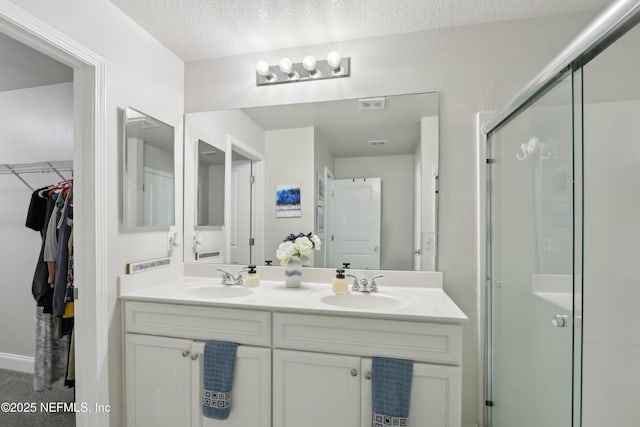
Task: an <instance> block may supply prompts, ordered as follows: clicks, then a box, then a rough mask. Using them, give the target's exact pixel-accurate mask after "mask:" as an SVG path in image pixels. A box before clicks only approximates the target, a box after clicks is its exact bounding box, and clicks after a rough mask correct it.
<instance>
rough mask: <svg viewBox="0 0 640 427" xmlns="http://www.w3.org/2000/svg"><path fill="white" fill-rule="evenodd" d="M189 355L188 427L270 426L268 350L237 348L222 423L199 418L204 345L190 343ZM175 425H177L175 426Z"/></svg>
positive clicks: (269, 352)
mask: <svg viewBox="0 0 640 427" xmlns="http://www.w3.org/2000/svg"><path fill="white" fill-rule="evenodd" d="M191 354H192V355H197V357H196V356H194V357H196V359H195V361H194V363H193V369H192V370H191V384H192V387H191V394H192V396H193V398H192V408H193V409H192V411H193V424H192V427H213V426H224V427H247V426H251V427H269V426H270V425H271V350H270V349H268V348H258V347H248V346H242V345H241V346H238V352H237V354H236V366H235V370H234V376H233V389H232V393H231V396H232V398H231V399H232V400H231V414H230V415H229V418H227V419H226V420H216V419H212V418H206V417H203V416H202V406H201V403H200V401H201V396H202V393H203V381H202V372H203V368H204V364H203V363H204V361H203V354H204V343H203V342H194V343H193V344H192V346H191ZM176 425H177V424H176Z"/></svg>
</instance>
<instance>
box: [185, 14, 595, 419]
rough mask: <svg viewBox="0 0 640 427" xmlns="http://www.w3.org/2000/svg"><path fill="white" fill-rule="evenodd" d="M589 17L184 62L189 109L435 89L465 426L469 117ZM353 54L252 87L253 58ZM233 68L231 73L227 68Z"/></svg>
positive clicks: (497, 103) (473, 359) (470, 250)
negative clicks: (309, 77)
mask: <svg viewBox="0 0 640 427" xmlns="http://www.w3.org/2000/svg"><path fill="white" fill-rule="evenodd" d="M592 18H593V14H581V15H576V16H558V17H550V18H539V19H529V20H518V21H511V22H498V23H491V24H486V25H474V26H467V27H460V28H453V29H444V30H436V31H428V32H419V33H409V34H402V35H398V36H392V37H380V38H374V39H368V40H366V39H365V40H353V41H343V42H337V43H334V44H328V45H317V46H311V47H301V48H294V49H284V50H279V51H273V52H266V53H259V54H250V55H241V56H235V57H227V58H224V59H220V60H209V61H200V62H192V63H188V64H187V66H186V74H185V76H186V78H185V91H186V96H185V106H186V110H187V111H208V110H220V109H226V108H232V107H248V106H264V105H276V104H287V103H296V102H310V101H324V100H332V99H342V98H358V97H367V96H373V95H387V94H400V93H415V92H424V91H438V92H440V94H441V96H440V119H439V120H440V211H439V234H440V247H439V258H438V266H439V268H438V269H439V270H440V271H442V272H444V277H445V280H444V288H445V290H446V292H447V293H448V294H449V295H450V296H451V297H452V298H453V299H454V301H455V302H456V303H457V304H458V305H459V306H460V308H461V309H462V310H463V311H464V312H465V313H466V315H467V316H468V317H469V319H470V320H469V322H468V323H467V324H465V325H464V326H463V336H464V342H463V360H462V364H463V383H462V389H463V396H462V398H463V415H462V425H463V426H464V427H468V426H472V425H474V424H475V423H477V422H478V406H477V402H478V395H477V390H478V386H477V384H478V382H479V381H481V379H480V378H479V377H478V369H477V363H478V356H477V330H478V327H477V323H478V318H477V310H476V299H477V292H476V288H475V284H476V283H477V281H476V277H475V276H476V271H475V259H476V251H475V248H476V245H475V243H474V241H473V239H474V237H473V236H475V235H476V232H475V223H476V221H475V218H474V212H475V208H474V206H475V196H474V189H475V188H476V185H475V172H474V171H475V146H474V144H475V141H476V127H475V114H476V113H477V112H479V111H493V110H497V109H499V108H500V107H502V105H504V104H505V103H506V102H507V101H508V100H509V99H510V98H511V97H512V96H513V95H514V94H515V93H516V92H517V91H518V90H519V89H521V88H522V87H523V86H524V85H525V84H526V83H527V81H529V80H530V79H531V78H533V76H534V75H535V74H537V72H538V71H539V70H540V69H541V68H542V67H543V66H545V65H546V64H547V63H548V62H549V61H550V60H551V59H552V58H553V57H554V56H555V55H556V54H557V53H558V52H559V51H560V49H562V48H563V47H564V46H565V45H566V44H567V43H568V42H569V41H570V40H571V39H572V38H573V37H574V36H575V35H576V34H577V33H578V32H579V31H580V30H581V29H582V28H583V27H584V26H585V25H586V24H587V23H588V22H589V21H590V20H591V19H592ZM332 49H337V50H338V51H340V52H341V53H342V54H343V55H345V56H350V57H351V58H352V59H351V61H352V62H351V63H352V75H351V77H349V78H346V79H335V80H324V81H318V82H309V83H297V84H290V85H278V86H273V87H256V86H255V74H254V69H255V64H256V62H257V61H258V60H260V59H264V60H266V61H268V62H269V63H272V64H275V63H277V61H278V60H279V59H280V57H282V56H289V57H291V58H302V57H303V56H304V55H306V54H312V55H316V57H323V56H324V55H326V54H327V52H328V51H330V50H332ZM230 69H232V70H238V72H237V73H229V71H228V70H230Z"/></svg>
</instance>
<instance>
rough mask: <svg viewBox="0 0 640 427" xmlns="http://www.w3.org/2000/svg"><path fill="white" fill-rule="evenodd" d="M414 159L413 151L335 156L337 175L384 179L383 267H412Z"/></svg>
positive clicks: (381, 229) (381, 256)
mask: <svg viewBox="0 0 640 427" xmlns="http://www.w3.org/2000/svg"><path fill="white" fill-rule="evenodd" d="M414 162H415V159H414V155H413V154H405V155H398V156H371V157H340V158H336V159H335V171H334V172H335V176H336V179H346V178H381V180H382V218H381V221H382V222H381V227H380V268H381V269H382V270H413V214H414V210H413V203H414V190H413V187H414V180H413V178H414V172H415V170H414Z"/></svg>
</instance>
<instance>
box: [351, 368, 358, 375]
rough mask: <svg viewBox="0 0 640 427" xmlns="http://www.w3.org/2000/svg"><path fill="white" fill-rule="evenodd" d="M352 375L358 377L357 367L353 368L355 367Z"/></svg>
mask: <svg viewBox="0 0 640 427" xmlns="http://www.w3.org/2000/svg"><path fill="white" fill-rule="evenodd" d="M351 376H352V377H357V376H358V370H357V369H355V368H353V369H352V370H351Z"/></svg>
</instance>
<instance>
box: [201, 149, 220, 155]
mask: <svg viewBox="0 0 640 427" xmlns="http://www.w3.org/2000/svg"><path fill="white" fill-rule="evenodd" d="M200 154H202V155H205V156H215V155H217V154H218V152H217V151H216V150H209V151H203V152H201V153H200Z"/></svg>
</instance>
